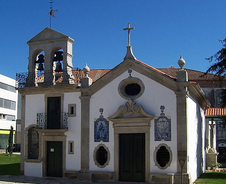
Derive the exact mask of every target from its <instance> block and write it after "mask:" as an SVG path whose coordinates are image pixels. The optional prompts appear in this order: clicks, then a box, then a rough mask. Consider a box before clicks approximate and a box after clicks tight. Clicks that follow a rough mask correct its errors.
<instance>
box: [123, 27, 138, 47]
mask: <svg viewBox="0 0 226 184" xmlns="http://www.w3.org/2000/svg"><path fill="white" fill-rule="evenodd" d="M131 29H135V27H130V23H128V27H126V28H123V30H128V46H130V30H131Z"/></svg>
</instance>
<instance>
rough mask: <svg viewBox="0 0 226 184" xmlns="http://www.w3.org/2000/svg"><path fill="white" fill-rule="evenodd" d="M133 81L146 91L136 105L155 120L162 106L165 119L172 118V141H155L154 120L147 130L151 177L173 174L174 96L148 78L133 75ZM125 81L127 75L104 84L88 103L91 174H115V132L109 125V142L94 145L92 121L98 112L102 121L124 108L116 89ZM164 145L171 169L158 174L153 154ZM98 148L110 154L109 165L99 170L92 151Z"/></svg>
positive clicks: (126, 73)
mask: <svg viewBox="0 0 226 184" xmlns="http://www.w3.org/2000/svg"><path fill="white" fill-rule="evenodd" d="M132 76H133V77H137V78H139V79H140V80H142V82H143V83H144V85H145V91H144V93H143V95H142V96H141V97H140V98H138V99H136V100H135V102H136V103H137V104H139V105H141V106H142V107H143V108H144V110H145V111H146V112H147V113H149V114H152V115H154V116H156V117H157V116H159V115H160V113H161V110H160V106H161V105H164V106H165V111H164V113H165V115H166V116H168V117H169V116H170V117H171V135H172V137H171V141H154V120H153V121H152V122H151V126H150V136H151V137H150V140H151V141H150V162H151V163H150V166H151V167H150V171H151V172H152V173H168V172H176V171H177V165H176V163H177V162H176V159H177V147H176V146H177V144H176V142H177V136H176V132H177V126H176V122H177V118H176V95H175V94H174V92H173V91H171V90H170V89H168V88H166V87H164V86H162V85H160V84H159V83H157V82H155V81H153V80H150V79H149V78H147V77H145V76H143V75H141V74H139V73H137V72H135V71H133V72H132ZM125 78H128V72H125V73H123V74H122V75H120V76H118V77H117V78H116V79H115V80H113V81H112V82H111V83H109V84H107V85H106V86H105V87H103V88H102V89H100V90H99V91H98V92H96V93H95V94H94V95H93V96H92V97H91V99H90V103H91V104H90V109H91V112H90V170H91V171H102V170H104V171H114V134H113V132H114V129H113V126H112V123H111V122H110V124H109V142H94V121H95V120H96V119H97V118H99V116H100V112H99V109H100V108H103V109H104V112H103V115H104V117H105V118H107V117H109V116H111V115H113V114H114V113H115V112H116V111H117V109H118V107H119V106H120V105H125V103H126V100H125V99H123V98H122V97H121V96H120V95H119V93H118V85H119V83H120V82H121V81H122V80H124V79H125ZM161 143H165V144H167V145H168V146H169V147H170V149H171V151H172V153H173V154H172V163H171V165H170V167H168V168H167V169H165V170H160V169H159V168H158V167H156V166H155V163H154V160H153V156H154V155H153V154H154V151H155V147H157V146H158V145H159V144H161ZM99 144H105V145H106V147H108V149H109V151H110V162H109V165H107V166H106V167H105V168H99V167H97V166H96V165H95V163H94V161H93V151H94V150H95V147H97V146H98V145H99Z"/></svg>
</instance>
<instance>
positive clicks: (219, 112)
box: [205, 108, 226, 117]
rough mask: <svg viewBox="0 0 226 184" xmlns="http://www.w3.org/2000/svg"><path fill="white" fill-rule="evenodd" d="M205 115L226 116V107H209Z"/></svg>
mask: <svg viewBox="0 0 226 184" xmlns="http://www.w3.org/2000/svg"><path fill="white" fill-rule="evenodd" d="M205 115H206V117H216V116H226V108H209V109H207V110H206V113H205Z"/></svg>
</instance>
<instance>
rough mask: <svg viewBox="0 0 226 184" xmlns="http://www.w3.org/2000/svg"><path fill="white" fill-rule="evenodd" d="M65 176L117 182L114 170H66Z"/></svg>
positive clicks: (82, 179) (85, 179)
mask: <svg viewBox="0 0 226 184" xmlns="http://www.w3.org/2000/svg"><path fill="white" fill-rule="evenodd" d="M64 176H65V177H66V178H70V179H77V180H80V181H89V182H90V181H92V182H105V183H111V182H115V177H114V173H113V172H90V171H86V172H81V171H65V172H64Z"/></svg>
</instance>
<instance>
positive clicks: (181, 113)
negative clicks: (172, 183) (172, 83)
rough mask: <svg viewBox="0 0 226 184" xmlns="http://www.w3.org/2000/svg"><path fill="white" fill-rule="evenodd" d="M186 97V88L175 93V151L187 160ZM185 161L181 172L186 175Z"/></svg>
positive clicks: (179, 166) (178, 169)
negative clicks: (183, 153)
mask: <svg viewBox="0 0 226 184" xmlns="http://www.w3.org/2000/svg"><path fill="white" fill-rule="evenodd" d="M187 95H188V91H187V90H186V87H185V88H183V90H180V91H177V92H176V96H177V150H178V151H185V152H186V155H185V158H187V153H188V150H187ZM187 171H188V168H187V160H185V164H184V167H183V172H185V173H187ZM177 172H178V173H180V172H181V165H180V163H179V161H178V164H177Z"/></svg>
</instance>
